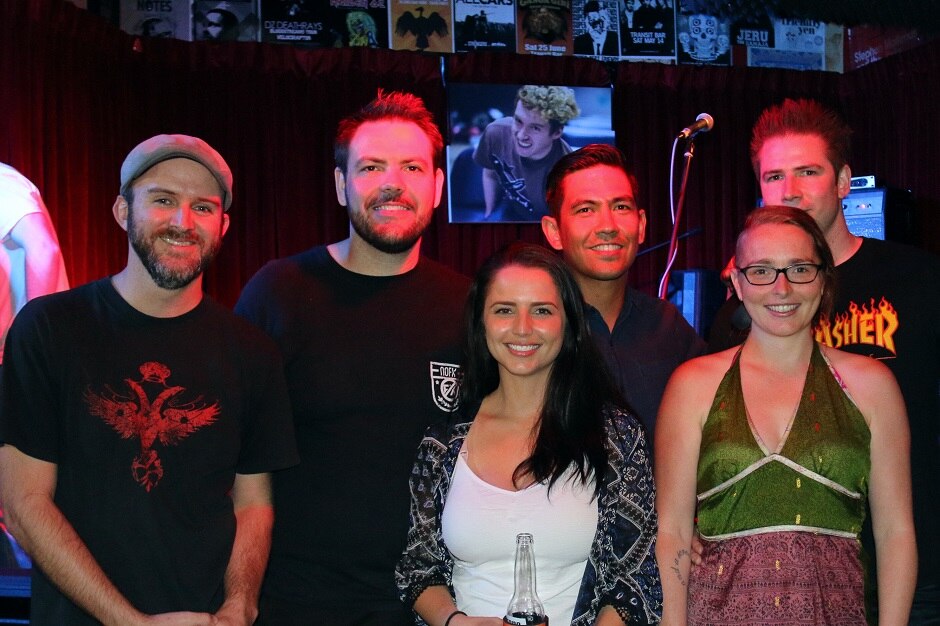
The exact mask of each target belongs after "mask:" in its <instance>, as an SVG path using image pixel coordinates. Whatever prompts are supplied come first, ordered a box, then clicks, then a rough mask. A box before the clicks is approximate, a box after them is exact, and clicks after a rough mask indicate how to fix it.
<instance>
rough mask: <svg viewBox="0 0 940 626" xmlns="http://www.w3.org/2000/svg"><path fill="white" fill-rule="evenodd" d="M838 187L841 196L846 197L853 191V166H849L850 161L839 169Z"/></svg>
mask: <svg viewBox="0 0 940 626" xmlns="http://www.w3.org/2000/svg"><path fill="white" fill-rule="evenodd" d="M836 188H837V189H838V190H839V197H840V198H844V197H846V196H847V195H849V192H850V191H852V168H850V167H849V164H848V163H846V164H845V165H843V166H842V169H840V170H839V175H838V176H837V177H836Z"/></svg>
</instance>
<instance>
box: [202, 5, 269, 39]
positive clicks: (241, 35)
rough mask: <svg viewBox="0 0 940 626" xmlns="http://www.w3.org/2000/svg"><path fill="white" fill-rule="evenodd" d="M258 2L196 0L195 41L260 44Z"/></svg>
mask: <svg viewBox="0 0 940 626" xmlns="http://www.w3.org/2000/svg"><path fill="white" fill-rule="evenodd" d="M260 27H261V23H260V20H259V19H258V2H257V0H221V1H220V0H194V1H193V41H258V38H259V31H260Z"/></svg>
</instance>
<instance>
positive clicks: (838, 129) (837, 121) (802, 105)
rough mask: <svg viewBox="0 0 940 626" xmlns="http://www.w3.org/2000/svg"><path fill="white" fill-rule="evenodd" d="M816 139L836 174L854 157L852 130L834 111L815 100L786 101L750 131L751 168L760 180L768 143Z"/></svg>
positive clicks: (768, 112) (772, 109)
mask: <svg viewBox="0 0 940 626" xmlns="http://www.w3.org/2000/svg"><path fill="white" fill-rule="evenodd" d="M782 135H816V136H817V137H819V138H821V139H822V140H823V141H824V142H825V143H826V157H827V158H828V159H829V163H831V164H832V168H833V169H834V170H835V172H836V174H838V173H839V170H841V169H842V166H844V165H845V164H847V163H848V162H849V160H850V159H851V157H852V129H851V128H850V127H849V125H848V124H846V123H845V120H843V119H842V118H841V117H840V116H839V115H838V114H837V113H836V112H835V111H833V110H832V109H829V108H827V107H825V106H823V105H822V104H820V103H819V102H817V101H815V100H808V99H805V98H802V99H799V100H792V99H790V98H787V99H786V100H784V101H783V102H782V103H780V104H776V105H774V106H771V107H768V108H767V109H765V110H764V112H763V113H761V115H760V117H759V118H758V119H757V122H756V123H755V124H754V129H753V130H752V131H751V165H752V166H753V167H754V174H755V175H756V176H758V177H760V160H759V159H758V154H759V153H760V150H761V148H763V147H764V143H765V142H766V141H767V140H768V139H772V138H774V137H779V136H782Z"/></svg>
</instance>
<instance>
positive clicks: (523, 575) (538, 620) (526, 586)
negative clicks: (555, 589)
mask: <svg viewBox="0 0 940 626" xmlns="http://www.w3.org/2000/svg"><path fill="white" fill-rule="evenodd" d="M503 624H507V625H509V626H548V616H547V615H546V614H545V606H544V605H543V604H542V601H541V600H539V596H538V594H537V593H536V592H535V553H534V552H533V548H532V535H531V534H529V533H519V534H518V535H516V576H515V588H514V589H513V592H512V600H510V601H509V608H507V609H506V616H505V617H504V618H503Z"/></svg>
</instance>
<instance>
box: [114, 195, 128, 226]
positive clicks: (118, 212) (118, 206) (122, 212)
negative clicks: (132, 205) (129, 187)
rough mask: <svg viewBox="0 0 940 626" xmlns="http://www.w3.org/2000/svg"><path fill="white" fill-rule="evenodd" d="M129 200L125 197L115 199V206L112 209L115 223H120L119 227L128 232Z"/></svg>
mask: <svg viewBox="0 0 940 626" xmlns="http://www.w3.org/2000/svg"><path fill="white" fill-rule="evenodd" d="M127 212H128V206H127V200H126V199H125V198H124V196H118V197H117V198H115V199H114V206H112V207H111V213H113V214H114V221H115V222H117V223H118V226H120V227H121V228H123V229H124V231H125V232H126V231H127Z"/></svg>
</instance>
